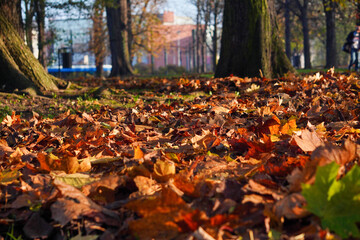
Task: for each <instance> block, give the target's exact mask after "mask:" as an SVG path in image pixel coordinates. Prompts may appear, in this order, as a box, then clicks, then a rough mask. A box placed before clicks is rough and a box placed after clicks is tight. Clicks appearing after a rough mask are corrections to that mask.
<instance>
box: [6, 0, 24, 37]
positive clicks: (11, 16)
mask: <svg viewBox="0 0 360 240" xmlns="http://www.w3.org/2000/svg"><path fill="white" fill-rule="evenodd" d="M1 13H2V14H4V16H6V18H7V20H8V21H9V22H10V24H12V26H13V28H14V29H15V30H16V31H17V33H18V34H19V36H20V37H21V38H22V39H24V28H23V22H22V15H21V0H0V14H1Z"/></svg>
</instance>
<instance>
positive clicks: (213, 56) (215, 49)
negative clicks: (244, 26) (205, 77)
mask: <svg viewBox="0 0 360 240" xmlns="http://www.w3.org/2000/svg"><path fill="white" fill-rule="evenodd" d="M217 11H218V1H216V2H215V7H214V25H213V28H214V31H213V36H212V45H213V51H212V64H213V71H214V72H215V70H216V60H217V40H218V38H217V31H218V30H217V21H218V19H217V18H218V12H217Z"/></svg>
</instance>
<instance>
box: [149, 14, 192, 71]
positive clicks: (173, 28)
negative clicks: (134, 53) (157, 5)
mask: <svg viewBox="0 0 360 240" xmlns="http://www.w3.org/2000/svg"><path fill="white" fill-rule="evenodd" d="M159 18H160V20H161V21H162V25H161V26H160V28H161V30H160V32H161V33H162V34H161V36H162V37H163V38H164V39H162V40H159V41H163V42H164V43H163V44H162V45H163V46H161V49H159V51H157V53H156V54H154V56H151V55H150V54H149V55H148V56H147V63H148V64H151V63H153V65H154V69H158V68H159V67H165V66H168V65H174V66H182V67H184V68H185V69H186V70H188V71H190V70H192V69H194V62H196V59H195V58H194V55H195V48H194V46H195V45H196V44H195V37H194V35H195V30H196V24H194V22H193V20H192V19H191V18H189V17H180V16H176V15H175V14H174V13H173V12H170V11H165V12H164V13H163V14H161V15H160V16H159Z"/></svg>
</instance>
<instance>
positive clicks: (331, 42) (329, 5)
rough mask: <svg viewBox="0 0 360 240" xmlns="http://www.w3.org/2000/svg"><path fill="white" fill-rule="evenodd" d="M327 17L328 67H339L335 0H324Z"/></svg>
mask: <svg viewBox="0 0 360 240" xmlns="http://www.w3.org/2000/svg"><path fill="white" fill-rule="evenodd" d="M323 5H324V12H325V19H326V65H325V67H326V68H331V67H337V54H336V27H335V22H336V21H335V8H336V3H335V2H334V1H333V0H323Z"/></svg>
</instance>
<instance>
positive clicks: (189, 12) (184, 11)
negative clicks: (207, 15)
mask: <svg viewBox="0 0 360 240" xmlns="http://www.w3.org/2000/svg"><path fill="white" fill-rule="evenodd" d="M164 8H165V10H168V11H173V12H174V13H175V15H177V16H186V17H191V18H195V16H196V8H195V6H194V5H193V4H191V3H190V1H189V0H167V3H165V6H164Z"/></svg>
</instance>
